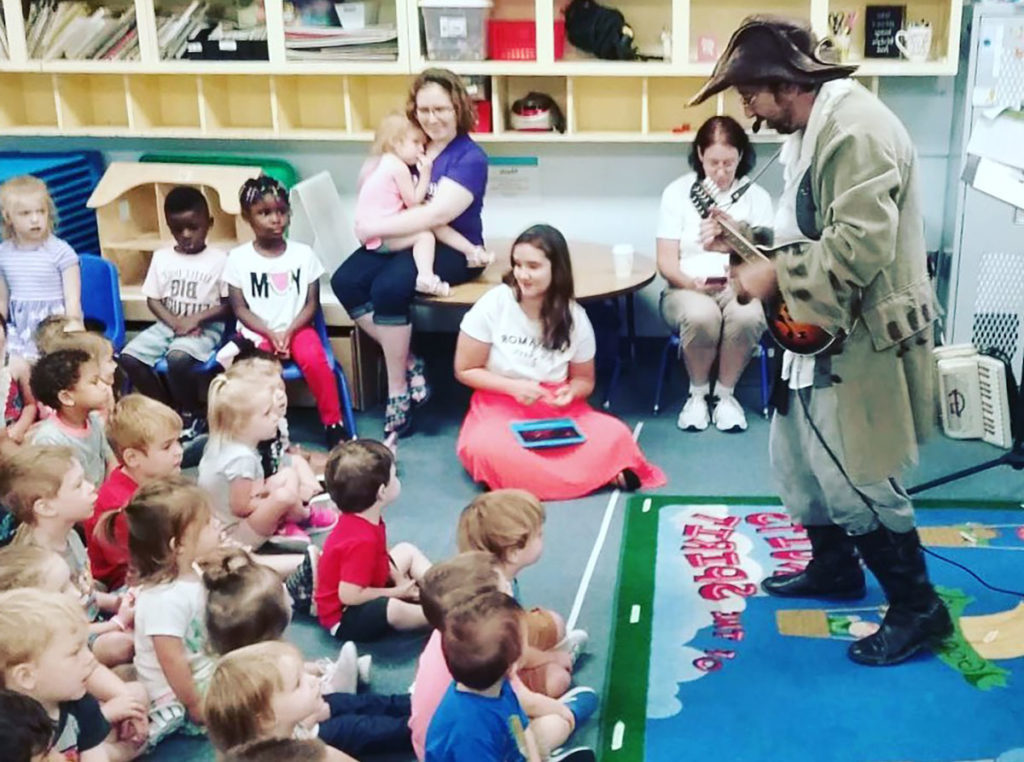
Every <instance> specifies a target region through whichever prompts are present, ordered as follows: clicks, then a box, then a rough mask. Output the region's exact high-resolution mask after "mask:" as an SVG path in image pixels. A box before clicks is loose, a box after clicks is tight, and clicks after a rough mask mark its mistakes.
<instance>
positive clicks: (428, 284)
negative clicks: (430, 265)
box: [416, 274, 452, 296]
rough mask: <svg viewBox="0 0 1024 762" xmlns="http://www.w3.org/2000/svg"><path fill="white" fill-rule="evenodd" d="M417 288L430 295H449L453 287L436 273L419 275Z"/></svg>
mask: <svg viewBox="0 0 1024 762" xmlns="http://www.w3.org/2000/svg"><path fill="white" fill-rule="evenodd" d="M416 290H417V291H419V292H420V293H421V294H427V295H428V296H448V294H450V293H451V290H452V287H451V286H449V285H448V284H447V283H446V282H445V281H443V280H441V279H440V278H439V277H438V276H436V275H433V274H431V275H429V276H427V275H417V276H416Z"/></svg>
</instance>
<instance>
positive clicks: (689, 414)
mask: <svg viewBox="0 0 1024 762" xmlns="http://www.w3.org/2000/svg"><path fill="white" fill-rule="evenodd" d="M710 421H711V416H710V414H709V413H708V401H707V400H706V399H704V397H703V396H701V395H694V394H691V395H690V396H689V398H687V400H686V404H685V405H683V409H682V410H680V411H679V418H677V419H676V426H678V427H679V428H681V429H682V430H683V431H704V429H706V428H707V427H708V423H709V422H710Z"/></svg>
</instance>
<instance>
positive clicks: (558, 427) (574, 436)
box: [509, 418, 587, 450]
mask: <svg viewBox="0 0 1024 762" xmlns="http://www.w3.org/2000/svg"><path fill="white" fill-rule="evenodd" d="M509 428H510V429H512V433H513V434H515V437H516V441H518V442H519V444H521V445H522V446H523V447H526V448H527V449H531V450H532V449H535V448H538V447H565V446H566V445H574V444H579V443H580V442H585V441H586V440H587V438H586V437H585V436H583V433H582V432H581V431H580V430H579V429H578V428H576V424H575V423H574V422H573V420H572V418H540V419H537V420H533V421H512V423H510V424H509Z"/></svg>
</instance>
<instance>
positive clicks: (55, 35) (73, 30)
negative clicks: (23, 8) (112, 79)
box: [25, 0, 139, 61]
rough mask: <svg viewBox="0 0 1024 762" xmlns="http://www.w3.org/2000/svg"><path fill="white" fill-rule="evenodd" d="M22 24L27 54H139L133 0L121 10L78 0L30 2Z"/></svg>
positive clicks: (76, 56)
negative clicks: (26, 15)
mask: <svg viewBox="0 0 1024 762" xmlns="http://www.w3.org/2000/svg"><path fill="white" fill-rule="evenodd" d="M26 27H27V30H28V31H27V32H26V40H25V43H26V45H27V47H28V55H29V57H30V58H34V59H41V60H44V61H52V60H55V59H58V58H69V59H93V60H101V59H102V60H107V61H125V60H134V59H138V57H139V35H138V30H137V28H136V26H135V5H134V4H131V5H128V6H127V7H125V8H124V10H121V11H118V10H113V9H110V8H96V9H95V10H93V9H92V8H91V7H90V5H89V3H87V2H83V1H82V0H71V1H69V2H58V0H41V1H40V2H34V3H32V5H31V10H30V11H29V15H28V21H27V23H26Z"/></svg>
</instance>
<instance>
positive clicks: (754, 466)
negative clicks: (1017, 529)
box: [146, 334, 1024, 762]
mask: <svg viewBox="0 0 1024 762" xmlns="http://www.w3.org/2000/svg"><path fill="white" fill-rule="evenodd" d="M417 340H418V349H419V351H420V352H422V353H423V354H424V355H425V356H426V358H427V362H428V374H429V375H430V378H431V381H432V382H433V384H434V389H435V393H434V397H433V399H432V400H431V401H430V402H429V403H428V405H427V406H426V407H425V408H423V409H422V411H421V412H420V413H418V414H417V417H416V425H417V430H416V433H415V434H413V435H412V436H411V437H409V438H407V439H403V440H402V441H401V443H400V446H399V475H400V477H401V480H402V495H401V497H400V498H399V500H398V502H397V503H396V504H395V505H394V506H392V507H391V508H390V509H389V510H388V511H387V513H386V514H385V518H386V520H387V523H388V537H389V541H390V542H392V543H395V542H399V541H402V540H407V541H411V542H414V543H415V544H416V545H418V546H419V547H420V548H421V549H422V550H423V551H424V552H425V553H426V554H427V555H428V556H429V557H430V558H431V559H434V560H441V559H444V558H447V557H449V556H450V555H452V554H453V553H454V551H455V541H454V530H455V525H456V521H457V519H458V515H459V512H460V511H461V510H462V508H463V507H464V506H465V505H466V504H467V503H468V502H469V501H470V500H471V499H472V497H473V496H474V495H475V494H477V492H478V489H477V487H476V485H475V484H473V482H472V481H471V480H470V479H469V478H468V477H467V476H466V474H465V472H464V471H463V469H462V467H461V465H460V464H459V462H458V460H456V458H455V455H454V451H455V440H456V437H457V435H458V427H459V423H460V421H461V418H462V415H463V413H464V411H465V410H466V405H467V402H468V399H469V393H468V391H467V390H466V389H464V388H462V387H460V386H459V385H458V384H456V383H455V381H454V379H453V378H452V372H451V357H452V350H453V342H454V337H452V336H450V335H437V334H427V335H421V336H418V337H417ZM661 346H662V345H661V340H642V343H641V346H640V349H639V351H638V353H637V354H638V357H639V358H641V359H640V360H639V361H638V364H637V365H636V366H635V367H633V368H631V369H626V370H625V371H624V374H623V377H622V379H621V381H620V383H619V384H618V388H617V391H616V393H615V395H614V397H613V399H612V412H614V413H615V414H617V415H618V416H620V417H621V418H622V419H623V420H624V421H626V423H627V424H628V425H629V426H630V427H639V429H640V430H639V442H640V445H641V446H642V447H643V449H644V451H645V452H646V454H647V456H648V457H649V458H650V459H651V460H653V461H654V462H655V463H657V464H658V465H659V466H661V467H662V468H663V469H664V470H665V472H666V473H667V474H668V477H669V483H668V485H666V486H665V487H664V488H662V489H661V490H658V491H659V492H663V493H666V494H676V495H680V494H694V495H715V494H721V495H764V494H773V493H774V491H775V490H774V487H773V484H772V475H771V468H770V465H769V463H768V444H767V443H768V422H767V421H765V420H764V419H763V418H761V417H760V415H759V414H756V413H755V412H754V410H755V409H756V408H759V407H760V396H759V390H758V387H757V367H756V363H755V364H752V365H751V366H750V367H749V368H748V369H747V373H746V374H745V376H744V379H743V382H742V383H741V385H740V387H739V389H738V391H737V394H738V396H739V398H740V400H741V401H742V402H743V403H744V405H745V407H746V409H747V416H748V422H749V424H750V427H749V429H748V430H747V431H746V432H745V433H742V434H722V433H720V432H718V431H717V430H715V429H714V428H713V427H712V428H709V429H708V430H707V431H705V432H702V433H684V432H680V431H679V430H678V429H677V428H676V427H675V420H676V415H677V413H678V410H679V406H680V404H681V403H682V394H683V383H684V381H683V374H682V373H681V372H680V371H679V370H676V371H674V372H673V374H672V377H671V380H670V382H669V384H668V386H667V387H666V392H665V396H664V399H663V403H662V413H661V415H659V416H657V417H654V416H652V414H651V403H652V396H653V390H654V381H655V373H656V361H657V358H658V356H659V354H660V350H661ZM599 391H601V389H600V388H599ZM595 398H596V397H595ZM382 420H383V415H382V409H381V408H377V409H374V410H371V411H368V412H364V413H362V414H360V415H359V416H358V424H359V426H360V429H359V433H360V434H361V435H362V436H364V437H379V436H380V435H381V430H382ZM289 421H290V423H291V426H292V429H293V432H295V434H294V436H295V437H296V439H298V440H299V441H311V442H318V441H319V440H318V439H317V438H314V432H315V431H316V428H315V420H314V418H313V416H311V415H310V411H305V410H301V411H292V412H291V413H290V415H289ZM303 434H305V435H306V436H303ZM1002 452H1003V451H1002V450H997V449H996V448H994V447H991V446H989V445H986V444H983V443H980V442H957V441H954V440H950V439H946V438H944V437H942V436H941V435H937V436H936V437H934V438H933V439H932V440H931V441H930V442H929V443H928V444H926V445H925V447H924V448H923V451H922V458H921V465H920V466H919V467H918V468H916V469H914V470H913V471H912V472H911V473H910V474H908V475H907V478H906V479H905V484H907V485H913V484H917V483H920V482H923V481H925V480H927V479H931V478H934V477H937V476H940V475H942V474H945V473H948V472H951V471H954V470H957V469H960V468H964V467H966V466H970V465H974V464H976V463H980V462H983V461H986V460H988V459H990V458H994V457H997V456H998V455H1000V454H1001V453H1002ZM927 496H929V497H968V498H976V499H983V498H988V499H1009V500H1022V499H1024V473H1021V472H1016V471H1013V470H1011V469H1009V468H1007V467H1000V468H998V469H994V470H990V471H988V472H986V473H985V474H981V475H976V476H972V477H970V478H968V479H964V480H961V481H959V482H955V483H953V484H950V485H946V486H945V487H942V488H939V489H935V490H932V491H931V492H929V493H927ZM623 506H624V500H623V499H622V497H618V499H615V497H614V495H613V493H612V492H610V491H605V492H600V493H597V494H594V495H591V496H588V497H585V498H582V499H579V500H574V501H571V502H560V503H548V504H547V509H548V513H547V524H546V526H545V530H544V540H545V548H544V553H543V555H542V557H541V559H540V561H539V562H538V563H537V564H536V565H535V566H534V567H532V568H530V569H526V570H524V571H523V572H522V574H521V575H520V577H519V581H520V590H521V593H522V597H523V600H524V602H525V603H527V604H529V605H541V606H545V607H549V608H553V609H556V610H558V611H560V612H562V613H563V614H565V615H566V616H569V615H570V613H571V612H573V611H574V604H575V609H576V610H578V624H577V626H579V627H583V628H585V629H586V630H588V632H589V633H590V645H589V647H588V649H587V651H588V653H587V654H586V655H585V656H583V657H582V658H581V659H580V662H579V664H578V666H577V670H576V673H575V680H576V683H577V684H579V685H589V686H592V687H594V688H595V689H597V690H598V691H599V692H600V691H602V690H603V687H604V683H605V671H606V666H607V659H606V653H607V652H608V650H609V646H610V644H609V637H610V615H611V610H612V606H613V603H614V598H615V588H616V573H617V569H618V559H619V545H620V539H621V529H622V516H623V514H622V512H623ZM603 528H604V529H605V531H604V532H602V529H603ZM588 572H589V574H588ZM584 578H588V579H589V584H587V585H586V586H585V587H583V589H581V587H582V586H581V580H583V579H584ZM288 634H289V637H290V638H291V639H292V640H293V641H294V642H295V643H297V644H298V645H299V646H300V647H301V648H302V649H303V650H304V651H305V653H306V655H307V657H309V658H318V657H320V656H326V655H328V654H334V653H335V652H336V645H335V644H334V643H332V640H331V638H330V637H329V636H328V635H327V634H326V633H324V632H323V631H321V630H320V629H319V628H318V627H317V626H315V625H314V624H313V623H312V622H310V621H308V620H307V621H303V622H297V623H294V624H293V625H292V627H291V629H290V630H289V633H288ZM423 640H424V638H423V636H411V635H410V636H402V637H397V638H394V639H392V640H389V641H387V642H384V643H378V644H372V645H369V646H366V647H363V646H362V645H361V646H360V653H371V654H373V658H374V662H373V675H372V683H371V684H372V690H373V691H375V692H378V693H388V692H402V691H406V690H407V689H408V687H409V684H410V682H411V681H412V678H413V673H414V671H415V663H416V658H417V656H418V654H419V650H420V648H421V646H422V643H423ZM836 658H837V659H845V658H846V656H845V653H844V649H843V648H842V647H837V649H836ZM597 727H598V723H597V722H596V718H595V720H591V721H590V722H589V723H588V724H587V725H586V726H584V727H583V728H581V729H580V730H578V731H577V733H576V734H575V736H574V737H573V738H572V739H571V741H570V743H571V744H586V745H591V746H593V747H595V748H597V743H598V737H597V736H598V734H597ZM737 729H739V726H738V727H737ZM880 736H881V737H883V738H884V733H880ZM599 758H600V756H599ZM146 759H149V760H160V761H166V762H170V761H171V760H174V762H179V761H180V762H200V761H202V762H207V760H213V754H212V752H211V750H210V748H209V745H208V744H206V743H205V742H203V741H199V740H196V739H179V738H172V739H170V740H168V741H166V742H164V743H163V744H161V745H160V747H158V749H157V750H156V751H155V752H153V753H151V754H150V755H148V756H147V757H146ZM374 759H375V760H381V761H383V760H385V759H387V762H406V760H411V759H413V756H412V754H411V753H410V754H409V755H408V756H407V757H406V756H395V757H388V758H384V757H376V758H374Z"/></svg>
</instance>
